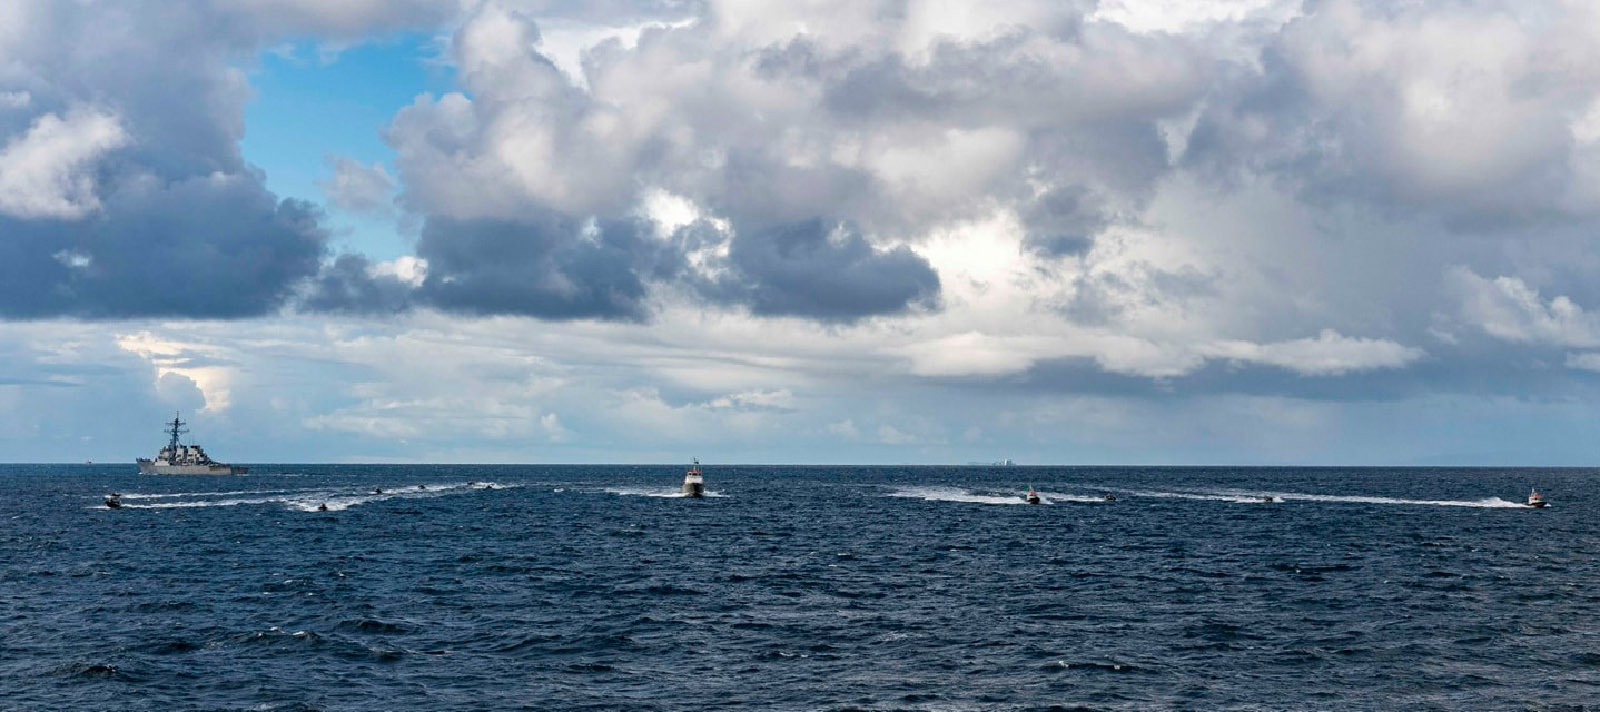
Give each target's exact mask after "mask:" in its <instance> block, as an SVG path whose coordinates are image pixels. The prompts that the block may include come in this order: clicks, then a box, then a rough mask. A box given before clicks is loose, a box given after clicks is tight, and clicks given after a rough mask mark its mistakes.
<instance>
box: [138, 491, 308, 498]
mask: <svg viewBox="0 0 1600 712" xmlns="http://www.w3.org/2000/svg"><path fill="white" fill-rule="evenodd" d="M292 491H294V490H285V489H265V490H235V491H232V492H163V493H148V494H147V493H142V492H125V493H123V494H122V495H121V497H122V498H123V499H178V498H183V497H231V496H234V495H241V494H276V493H279V492H292Z"/></svg>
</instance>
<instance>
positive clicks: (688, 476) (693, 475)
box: [683, 457, 706, 497]
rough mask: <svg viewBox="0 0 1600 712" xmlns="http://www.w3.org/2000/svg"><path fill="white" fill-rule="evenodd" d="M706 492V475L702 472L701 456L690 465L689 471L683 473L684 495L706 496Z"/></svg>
mask: <svg viewBox="0 0 1600 712" xmlns="http://www.w3.org/2000/svg"><path fill="white" fill-rule="evenodd" d="M705 494H706V480H705V476H703V475H701V474H700V458H698V457H697V458H695V459H694V464H693V465H690V466H689V471H688V472H686V473H684V475H683V496H685V497H704V496H705Z"/></svg>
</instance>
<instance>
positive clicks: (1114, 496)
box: [1101, 492, 1117, 502]
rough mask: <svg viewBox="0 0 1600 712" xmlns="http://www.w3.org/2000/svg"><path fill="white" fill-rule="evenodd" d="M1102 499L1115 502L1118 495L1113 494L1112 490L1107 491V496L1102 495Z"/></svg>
mask: <svg viewBox="0 0 1600 712" xmlns="http://www.w3.org/2000/svg"><path fill="white" fill-rule="evenodd" d="M1101 499H1104V500H1105V501H1107V502H1115V501H1117V496H1116V495H1114V494H1111V493H1110V492H1107V493H1106V496H1105V497H1102V498H1101Z"/></svg>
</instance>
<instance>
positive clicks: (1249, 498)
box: [1117, 490, 1283, 504]
mask: <svg viewBox="0 0 1600 712" xmlns="http://www.w3.org/2000/svg"><path fill="white" fill-rule="evenodd" d="M1117 491H1118V492H1123V493H1126V494H1131V495H1133V496H1135V497H1158V498H1162V499H1196V500H1201V501H1206V502H1232V503H1235V504H1271V503H1272V502H1281V501H1283V500H1281V499H1279V498H1277V497H1276V496H1273V495H1268V494H1264V493H1263V494H1253V495H1252V494H1201V493H1196V492H1156V491H1151V490H1117ZM1268 497H1271V499H1270V500H1269V499H1267V498H1268Z"/></svg>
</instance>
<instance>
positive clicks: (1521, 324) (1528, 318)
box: [1449, 266, 1600, 348]
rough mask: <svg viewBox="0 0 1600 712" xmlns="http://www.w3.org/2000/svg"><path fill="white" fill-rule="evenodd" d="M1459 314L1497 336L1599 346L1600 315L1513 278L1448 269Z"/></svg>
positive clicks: (1528, 341) (1531, 341) (1456, 268)
mask: <svg viewBox="0 0 1600 712" xmlns="http://www.w3.org/2000/svg"><path fill="white" fill-rule="evenodd" d="M1449 279H1450V286H1451V287H1452V288H1453V291H1454V292H1455V294H1456V296H1457V298H1458V299H1459V300H1460V304H1459V310H1460V318H1461V319H1462V321H1463V322H1465V323H1466V324H1467V325H1469V326H1472V327H1475V328H1478V329H1481V330H1482V331H1483V332H1484V333H1487V334H1489V335H1490V336H1493V337H1495V338H1497V339H1503V340H1506V341H1512V342H1520V343H1529V344H1537V345H1542V346H1558V347H1560V346H1572V347H1579V348H1593V347H1596V346H1600V316H1597V315H1595V314H1593V313H1590V312H1587V311H1585V310H1584V309H1583V307H1580V306H1578V305H1577V304H1576V303H1574V302H1573V301H1572V299H1570V298H1568V297H1566V296H1556V297H1552V298H1551V299H1549V300H1546V299H1544V297H1543V296H1541V295H1540V294H1539V292H1538V290H1535V289H1533V288H1532V287H1529V286H1528V285H1527V283H1525V282H1523V281H1522V280H1521V279H1519V278H1516V277H1496V278H1494V279H1487V278H1484V277H1480V276H1478V275H1477V273H1475V272H1473V271H1471V270H1470V269H1467V268H1465V267H1460V266H1457V267H1453V268H1451V269H1450V271H1449Z"/></svg>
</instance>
